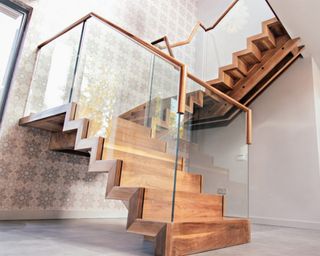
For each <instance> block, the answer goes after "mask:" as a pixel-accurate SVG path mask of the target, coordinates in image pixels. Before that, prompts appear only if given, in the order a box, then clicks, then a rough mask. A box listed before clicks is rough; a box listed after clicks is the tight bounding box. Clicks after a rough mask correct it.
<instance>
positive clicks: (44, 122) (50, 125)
mask: <svg viewBox="0 0 320 256" xmlns="http://www.w3.org/2000/svg"><path fill="white" fill-rule="evenodd" d="M76 108H77V104H76V103H68V104H65V105H62V106H59V107H55V108H51V109H48V110H45V111H43V112H40V113H36V114H31V115H30V116H27V117H23V118H21V119H20V120H19V125H20V126H31V127H35V128H40V129H43V130H47V131H51V132H62V133H66V134H68V133H71V132H74V131H75V132H76V137H75V142H74V150H75V151H80V152H89V154H90V161H89V167H88V171H89V172H110V171H112V170H114V169H116V168H117V165H119V160H101V159H102V152H103V143H104V138H102V137H92V138H87V134H88V125H89V120H88V119H86V118H82V119H77V120H75V114H76ZM60 117H63V120H60ZM54 119H56V120H54ZM61 121H62V123H61Z"/></svg>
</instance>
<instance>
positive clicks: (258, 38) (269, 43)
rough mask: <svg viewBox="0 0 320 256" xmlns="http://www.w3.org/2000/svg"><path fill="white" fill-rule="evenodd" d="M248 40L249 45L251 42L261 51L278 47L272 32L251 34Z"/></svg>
mask: <svg viewBox="0 0 320 256" xmlns="http://www.w3.org/2000/svg"><path fill="white" fill-rule="evenodd" d="M247 40H248V45H249V44H250V43H253V44H255V45H256V46H257V47H258V49H259V50H260V51H261V52H265V51H268V50H270V49H273V48H275V47H276V40H275V37H274V36H273V34H272V33H271V32H269V33H261V34H259V35H255V36H251V37H249V38H248V39H247Z"/></svg>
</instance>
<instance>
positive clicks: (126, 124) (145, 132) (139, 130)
mask: <svg viewBox="0 0 320 256" xmlns="http://www.w3.org/2000/svg"><path fill="white" fill-rule="evenodd" d="M112 125H113V127H116V128H123V129H127V130H130V133H133V132H134V133H135V134H139V135H142V136H147V137H150V136H151V128H149V127H146V126H143V125H139V124H136V123H134V122H131V121H129V120H126V119H124V118H120V117H118V118H116V119H115V121H113V123H112ZM113 130H118V129H113Z"/></svg>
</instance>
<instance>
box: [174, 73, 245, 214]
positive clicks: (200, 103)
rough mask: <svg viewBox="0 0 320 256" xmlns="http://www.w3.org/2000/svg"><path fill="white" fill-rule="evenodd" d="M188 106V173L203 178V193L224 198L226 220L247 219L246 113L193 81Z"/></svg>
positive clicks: (183, 146)
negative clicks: (227, 218) (232, 218)
mask: <svg viewBox="0 0 320 256" xmlns="http://www.w3.org/2000/svg"><path fill="white" fill-rule="evenodd" d="M186 106H187V110H186V113H185V115H184V118H183V124H182V127H183V128H181V130H182V131H181V134H180V147H179V151H180V154H181V155H183V157H184V158H185V163H186V166H185V170H186V171H188V172H190V173H197V174H201V175H202V178H203V179H202V180H203V185H202V190H203V191H202V192H203V193H207V194H214V195H224V198H225V202H224V203H225V205H224V215H225V216H232V217H247V216H248V146H247V144H246V115H245V113H243V112H241V111H239V109H237V108H236V107H234V106H232V105H230V104H229V103H227V102H225V101H224V100H223V99H222V98H220V97H218V96H216V95H214V94H213V93H210V92H209V91H207V90H203V89H202V87H201V86H200V85H198V84H196V83H195V82H193V81H192V80H190V79H189V80H188V85H187V103H186ZM195 216H196V213H195Z"/></svg>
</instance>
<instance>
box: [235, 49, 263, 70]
mask: <svg viewBox="0 0 320 256" xmlns="http://www.w3.org/2000/svg"><path fill="white" fill-rule="evenodd" d="M256 52H257V51H256ZM256 52H254V51H251V50H250V49H245V50H242V51H238V52H235V53H233V63H234V65H236V66H238V67H239V69H240V70H241V72H242V73H244V74H245V75H247V74H248V72H249V71H250V70H251V69H252V67H253V66H254V65H256V64H257V63H260V61H261V58H262V57H261V54H257V53H256Z"/></svg>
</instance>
